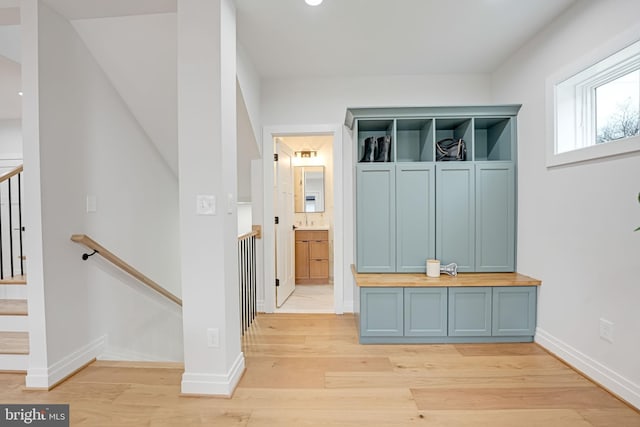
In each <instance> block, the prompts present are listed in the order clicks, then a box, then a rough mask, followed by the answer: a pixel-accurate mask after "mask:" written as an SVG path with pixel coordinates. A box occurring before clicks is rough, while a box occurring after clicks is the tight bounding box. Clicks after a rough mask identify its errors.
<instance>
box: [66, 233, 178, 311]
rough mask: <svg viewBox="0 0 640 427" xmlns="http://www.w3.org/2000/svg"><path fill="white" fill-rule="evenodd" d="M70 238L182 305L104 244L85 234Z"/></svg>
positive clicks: (175, 297)
mask: <svg viewBox="0 0 640 427" xmlns="http://www.w3.org/2000/svg"><path fill="white" fill-rule="evenodd" d="M71 240H72V241H74V242H76V243H80V244H82V245H85V246H86V247H87V248H89V249H92V250H94V251H97V252H98V254H100V255H101V256H102V257H103V258H104V259H106V260H107V261H109V262H111V263H112V264H113V265H115V266H116V267H118V268H120V269H122V270H124V271H126V272H127V273H129V274H130V275H131V276H133V277H135V278H136V279H138V280H139V281H140V282H142V283H144V284H145V285H147V286H148V287H150V288H151V289H153V290H154V291H156V292H158V293H159V294H161V295H164V296H165V297H167V298H169V299H170V300H171V301H173V302H175V303H176V304H178V305H179V306H181V307H182V300H181V299H180V298H178V297H177V296H175V295H174V294H172V293H171V292H169V291H168V290H166V289H165V288H163V287H162V286H160V285H158V284H157V283H156V282H154V281H153V280H151V279H149V278H148V277H147V276H145V275H144V274H142V273H140V272H139V271H138V270H136V269H135V268H133V267H132V266H130V265H129V264H127V263H126V262H124V261H123V260H122V259H120V258H118V256H117V255H115V254H114V253H113V252H111V251H109V250H107V249H106V248H105V247H104V246H102V245H101V244H99V243H98V242H96V241H95V240H93V239H92V238H91V237H89V236H87V235H86V234H74V235H72V236H71Z"/></svg>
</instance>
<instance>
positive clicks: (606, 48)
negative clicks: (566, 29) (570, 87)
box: [545, 25, 640, 167]
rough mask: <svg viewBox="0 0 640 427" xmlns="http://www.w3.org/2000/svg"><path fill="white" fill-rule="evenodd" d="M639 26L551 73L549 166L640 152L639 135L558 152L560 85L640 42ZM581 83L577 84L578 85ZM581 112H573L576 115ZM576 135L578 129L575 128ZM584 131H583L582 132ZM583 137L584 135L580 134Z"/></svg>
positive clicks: (549, 88)
mask: <svg viewBox="0 0 640 427" xmlns="http://www.w3.org/2000/svg"><path fill="white" fill-rule="evenodd" d="M638 34H640V25H635V26H633V27H632V28H630V29H629V30H627V31H624V32H623V33H621V34H620V35H618V36H617V37H614V38H612V39H610V40H609V41H607V42H606V43H603V44H602V45H600V46H598V48H596V49H594V50H593V51H591V52H590V53H589V54H587V55H584V56H583V57H582V58H580V59H579V60H577V61H575V62H573V63H571V64H568V65H566V66H564V67H563V68H561V69H560V70H558V71H556V72H555V73H554V74H552V75H550V76H549V77H548V78H547V81H546V100H545V103H546V108H545V109H546V111H545V116H546V166H547V167H555V166H561V165H567V164H572V163H579V162H584V161H588V160H594V159H601V158H607V157H612V156H619V155H624V154H628V153H633V152H638V151H640V136H636V137H632V138H626V139H624V140H620V141H611V142H607V143H603V144H597V145H589V146H586V147H583V148H578V149H575V150H571V151H565V152H561V153H556V150H557V140H558V135H557V126H556V116H557V111H556V107H557V105H558V102H557V101H558V93H557V92H558V91H557V85H558V84H560V83H562V82H564V81H566V80H568V79H570V78H571V77H572V76H575V75H576V74H578V73H580V72H582V71H584V70H586V69H588V68H590V67H593V66H594V65H596V64H597V63H598V62H601V61H603V60H605V59H606V58H608V57H610V56H612V55H614V54H615V53H616V52H619V51H620V50H622V49H624V48H626V47H628V46H630V45H632V44H634V43H637V42H638V41H639V39H638ZM578 86H580V85H577V86H576V87H578ZM578 113H579V112H576V111H574V114H578ZM574 132H576V135H574V136H575V137H577V133H578V130H576V129H575V126H574ZM580 132H584V131H582V130H581V131H580ZM580 137H582V136H580Z"/></svg>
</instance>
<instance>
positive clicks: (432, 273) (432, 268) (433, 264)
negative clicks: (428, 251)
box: [427, 259, 440, 277]
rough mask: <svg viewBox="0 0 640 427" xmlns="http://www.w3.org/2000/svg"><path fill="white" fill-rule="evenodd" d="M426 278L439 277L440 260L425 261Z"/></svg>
mask: <svg viewBox="0 0 640 427" xmlns="http://www.w3.org/2000/svg"><path fill="white" fill-rule="evenodd" d="M427 276H429V277H440V260H437V259H428V260H427Z"/></svg>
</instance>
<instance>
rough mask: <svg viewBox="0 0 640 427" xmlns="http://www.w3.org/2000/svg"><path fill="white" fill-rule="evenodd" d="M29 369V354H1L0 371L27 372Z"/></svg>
mask: <svg viewBox="0 0 640 427" xmlns="http://www.w3.org/2000/svg"><path fill="white" fill-rule="evenodd" d="M28 367H29V355H28V354H0V370H2V371H26V370H27V368H28Z"/></svg>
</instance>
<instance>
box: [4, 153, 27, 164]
mask: <svg viewBox="0 0 640 427" xmlns="http://www.w3.org/2000/svg"><path fill="white" fill-rule="evenodd" d="M5 161H8V162H11V163H12V165H13V164H14V163H15V166H19V165H20V163H22V153H4V154H2V155H1V156H0V164H2V165H3V166H4V162H5ZM9 166H11V165H9Z"/></svg>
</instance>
